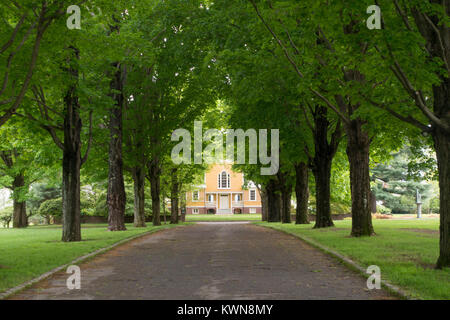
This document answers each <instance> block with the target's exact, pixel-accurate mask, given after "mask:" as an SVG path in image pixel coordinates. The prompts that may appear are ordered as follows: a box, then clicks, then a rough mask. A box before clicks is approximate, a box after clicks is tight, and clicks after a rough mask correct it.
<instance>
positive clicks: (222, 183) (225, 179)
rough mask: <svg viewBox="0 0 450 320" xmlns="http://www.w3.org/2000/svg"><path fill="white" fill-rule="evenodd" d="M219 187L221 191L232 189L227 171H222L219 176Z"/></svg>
mask: <svg viewBox="0 0 450 320" xmlns="http://www.w3.org/2000/svg"><path fill="white" fill-rule="evenodd" d="M217 185H218V188H219V189H230V186H231V183H230V174H229V173H227V172H226V171H222V172H221V173H219V175H218V176H217Z"/></svg>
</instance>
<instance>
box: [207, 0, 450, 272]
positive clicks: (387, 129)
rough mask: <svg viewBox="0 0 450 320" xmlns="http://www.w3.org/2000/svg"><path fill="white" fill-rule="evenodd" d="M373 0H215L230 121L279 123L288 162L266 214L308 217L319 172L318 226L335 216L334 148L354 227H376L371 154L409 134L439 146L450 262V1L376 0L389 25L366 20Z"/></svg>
mask: <svg viewBox="0 0 450 320" xmlns="http://www.w3.org/2000/svg"><path fill="white" fill-rule="evenodd" d="M372 4H373V3H371V1H350V2H348V1H346V2H345V3H344V2H338V1H337V2H336V1H335V2H332V3H330V2H328V1H301V2H298V1H256V0H249V1H215V2H214V5H213V6H211V11H212V12H213V13H215V14H216V15H215V16H213V17H212V18H211V19H212V20H215V21H220V22H221V26H222V27H221V28H213V29H212V31H211V34H212V38H216V39H217V38H221V37H224V38H225V39H226V40H224V41H221V42H219V43H216V46H215V48H214V49H215V50H216V52H215V54H216V55H217V57H218V58H217V61H219V63H220V66H218V70H219V71H222V72H224V74H226V75H227V76H228V77H229V79H230V85H229V86H227V88H226V89H225V90H222V93H224V94H225V96H226V99H228V101H229V104H230V105H232V106H234V107H233V108H232V110H231V111H230V124H231V125H232V127H244V128H280V139H281V141H280V171H279V173H278V174H277V175H276V176H273V177H262V176H259V175H258V171H257V170H255V168H254V167H252V166H241V170H243V171H244V172H246V173H247V174H248V175H249V176H250V177H251V178H252V179H253V180H254V181H257V182H258V183H259V184H260V186H261V191H262V194H263V199H264V202H266V205H265V207H266V209H265V210H263V211H265V214H266V215H267V219H268V221H280V220H281V221H282V222H290V212H289V209H288V208H289V207H290V206H289V199H290V197H291V192H292V191H293V190H294V188H293V186H294V185H295V193H296V196H297V201H298V202H297V223H304V222H307V220H306V212H307V199H308V198H307V194H308V173H309V171H311V172H312V175H313V176H314V181H315V196H316V223H315V228H322V227H329V226H332V225H333V222H332V218H331V215H330V199H331V195H332V193H333V191H332V190H331V189H334V188H336V187H334V186H333V188H332V186H331V181H332V172H331V170H332V168H333V160H334V159H335V158H336V155H338V154H339V153H341V152H342V151H343V150H345V154H346V156H347V159H348V167H349V178H350V188H351V213H352V230H351V235H352V236H355V237H359V236H371V235H373V234H374V232H375V230H374V228H373V226H372V216H371V206H373V204H374V203H375V198H374V195H373V192H371V187H370V181H371V178H372V176H371V174H370V166H371V162H372V164H374V163H376V162H378V161H382V160H385V159H386V157H387V156H388V155H389V153H390V152H391V151H395V150H398V149H400V148H401V146H402V145H403V144H404V143H408V144H411V145H414V146H418V145H419V146H420V145H422V148H417V149H418V150H420V151H419V152H424V150H426V149H427V148H429V147H431V148H432V149H433V150H434V152H435V153H436V157H437V168H438V176H439V186H440V219H441V221H440V223H441V227H440V255H439V260H438V261H437V267H439V268H440V267H444V266H448V265H449V263H450V239H449V229H448V228H449V215H450V213H449V210H450V202H449V201H450V199H449V195H450V190H449V186H450V179H449V178H450V177H449V164H450V159H449V154H448V151H449V150H450V145H449V142H450V140H449V134H450V130H449V129H450V126H449V125H450V122H449V121H450V118H449V116H450V105H449V94H450V91H449V89H450V88H449V72H450V69H449V67H448V61H449V59H450V28H449V14H450V7H449V5H450V2H449V1H433V0H430V1H376V4H377V5H378V6H379V8H381V13H382V14H381V15H380V16H376V15H375V16H374V17H372V18H374V19H379V22H380V26H381V29H379V30H376V29H375V30H373V29H369V28H367V26H366V20H367V19H368V18H369V16H370V14H367V13H366V12H367V8H368V7H369V6H370V5H372Z"/></svg>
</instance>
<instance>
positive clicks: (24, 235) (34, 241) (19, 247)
mask: <svg viewBox="0 0 450 320" xmlns="http://www.w3.org/2000/svg"><path fill="white" fill-rule="evenodd" d="M180 225H186V224H180ZM176 226H179V225H170V224H163V225H162V226H159V227H154V226H151V224H147V227H145V228H135V227H133V225H132V224H127V230H126V231H117V232H110V231H108V230H107V225H106V224H89V225H82V230H81V233H82V239H83V240H82V241H80V242H61V226H60V225H49V226H32V227H28V228H25V229H0V293H1V292H4V291H6V290H8V289H10V288H13V287H15V286H18V285H20V284H22V283H24V282H26V281H29V280H31V279H34V278H36V277H38V276H40V275H41V274H44V273H46V272H48V271H50V270H53V269H54V268H56V267H59V266H61V265H64V264H67V263H70V262H71V261H73V260H75V259H77V258H78V257H81V256H84V255H86V254H89V253H91V252H94V251H96V250H99V249H102V248H105V247H108V246H111V245H113V244H115V243H117V242H120V241H122V240H126V239H131V238H133V237H136V236H138V235H141V234H145V233H153V232H157V231H160V230H165V229H168V228H173V227H176Z"/></svg>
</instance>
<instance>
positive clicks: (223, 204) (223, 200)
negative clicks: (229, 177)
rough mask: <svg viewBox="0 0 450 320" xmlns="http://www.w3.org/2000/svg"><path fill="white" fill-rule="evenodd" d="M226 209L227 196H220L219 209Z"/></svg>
mask: <svg viewBox="0 0 450 320" xmlns="http://www.w3.org/2000/svg"><path fill="white" fill-rule="evenodd" d="M228 208H229V204H228V196H227V195H225V196H224V195H221V196H220V209H228Z"/></svg>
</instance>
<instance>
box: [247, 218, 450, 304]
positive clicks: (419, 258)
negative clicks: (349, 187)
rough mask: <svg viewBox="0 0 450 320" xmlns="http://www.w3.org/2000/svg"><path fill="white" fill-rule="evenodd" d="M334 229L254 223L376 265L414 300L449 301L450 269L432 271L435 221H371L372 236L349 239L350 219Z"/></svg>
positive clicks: (337, 223)
mask: <svg viewBox="0 0 450 320" xmlns="http://www.w3.org/2000/svg"><path fill="white" fill-rule="evenodd" d="M334 223H335V227H333V228H326V229H312V228H313V226H314V224H309V225H295V224H281V223H266V222H256V224H258V225H262V226H265V227H270V228H273V229H276V230H280V231H284V232H287V233H289V234H292V235H294V236H296V235H304V236H306V237H308V238H310V239H312V240H315V241H316V242H318V243H320V244H322V245H325V246H327V247H328V248H330V249H333V250H334V251H336V252H338V253H340V254H342V255H344V256H347V257H349V258H350V259H352V260H353V261H355V262H357V263H359V264H360V265H362V266H363V267H365V268H366V267H368V266H370V265H377V266H379V267H380V269H381V277H382V279H385V280H387V281H389V282H390V283H392V284H394V285H397V286H399V287H401V288H402V289H404V290H405V291H406V292H408V293H409V294H410V295H411V296H412V297H413V298H418V299H442V300H448V299H450V269H449V268H447V269H444V270H436V269H434V264H435V263H436V260H437V257H438V253H439V232H438V230H439V220H438V219H428V220H374V221H373V224H374V228H375V232H376V233H377V235H376V236H374V237H362V238H352V237H350V236H349V235H350V230H351V220H344V221H335V222H334Z"/></svg>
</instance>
